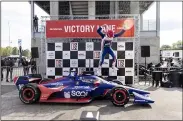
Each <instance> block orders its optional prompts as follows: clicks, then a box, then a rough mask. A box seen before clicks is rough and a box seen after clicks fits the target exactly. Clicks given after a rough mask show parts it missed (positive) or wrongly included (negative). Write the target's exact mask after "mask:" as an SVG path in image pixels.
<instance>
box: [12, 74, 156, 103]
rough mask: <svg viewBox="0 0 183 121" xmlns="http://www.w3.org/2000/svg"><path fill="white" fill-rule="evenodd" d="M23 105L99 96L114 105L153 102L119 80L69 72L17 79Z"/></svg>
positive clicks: (80, 99)
mask: <svg viewBox="0 0 183 121" xmlns="http://www.w3.org/2000/svg"><path fill="white" fill-rule="evenodd" d="M14 83H15V85H16V86H17V88H18V90H19V98H20V100H21V101H22V102H23V103H26V104H31V103H36V102H56V103H90V102H91V101H92V100H94V99H96V98H97V97H102V98H106V97H107V99H109V100H111V102H112V103H113V104H114V105H115V106H124V105H125V104H127V103H128V102H129V101H130V98H133V102H134V103H139V104H149V103H154V101H153V100H151V99H150V97H149V96H148V95H149V94H150V93H149V92H148V91H143V90H140V89H136V88H133V87H130V86H125V85H122V84H120V83H118V81H115V82H113V81H108V80H104V79H103V78H101V77H98V76H96V75H94V74H87V73H85V74H84V73H83V74H79V75H77V74H76V73H74V74H73V72H72V74H71V73H70V74H69V75H68V76H66V77H61V78H57V79H42V78H41V75H34V74H31V75H27V76H19V77H15V78H14Z"/></svg>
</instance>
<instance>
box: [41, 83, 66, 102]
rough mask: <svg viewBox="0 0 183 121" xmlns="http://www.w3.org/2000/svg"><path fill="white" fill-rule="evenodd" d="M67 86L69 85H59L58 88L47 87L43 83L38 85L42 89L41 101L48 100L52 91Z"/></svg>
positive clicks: (57, 90) (60, 89)
mask: <svg viewBox="0 0 183 121" xmlns="http://www.w3.org/2000/svg"><path fill="white" fill-rule="evenodd" d="M66 87H67V86H59V87H57V88H47V87H45V86H43V85H38V88H39V89H40V91H41V96H40V100H39V101H40V102H42V101H45V100H47V99H48V98H49V96H50V95H51V94H52V93H54V92H59V91H62V90H63V89H64V88H66Z"/></svg>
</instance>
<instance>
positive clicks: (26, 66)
mask: <svg viewBox="0 0 183 121" xmlns="http://www.w3.org/2000/svg"><path fill="white" fill-rule="evenodd" d="M21 61H22V65H23V72H24V76H25V75H28V73H29V67H28V66H29V63H28V61H27V60H26V59H25V58H22V59H21Z"/></svg>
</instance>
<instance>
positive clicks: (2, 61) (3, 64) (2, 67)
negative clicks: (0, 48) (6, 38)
mask: <svg viewBox="0 0 183 121" xmlns="http://www.w3.org/2000/svg"><path fill="white" fill-rule="evenodd" d="M4 67H5V61H4V59H2V58H1V81H3V77H4V74H3V70H4Z"/></svg>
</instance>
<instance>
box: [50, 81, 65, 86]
mask: <svg viewBox="0 0 183 121" xmlns="http://www.w3.org/2000/svg"><path fill="white" fill-rule="evenodd" d="M50 85H54V86H63V84H62V83H60V82H56V83H51V84H50Z"/></svg>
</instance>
